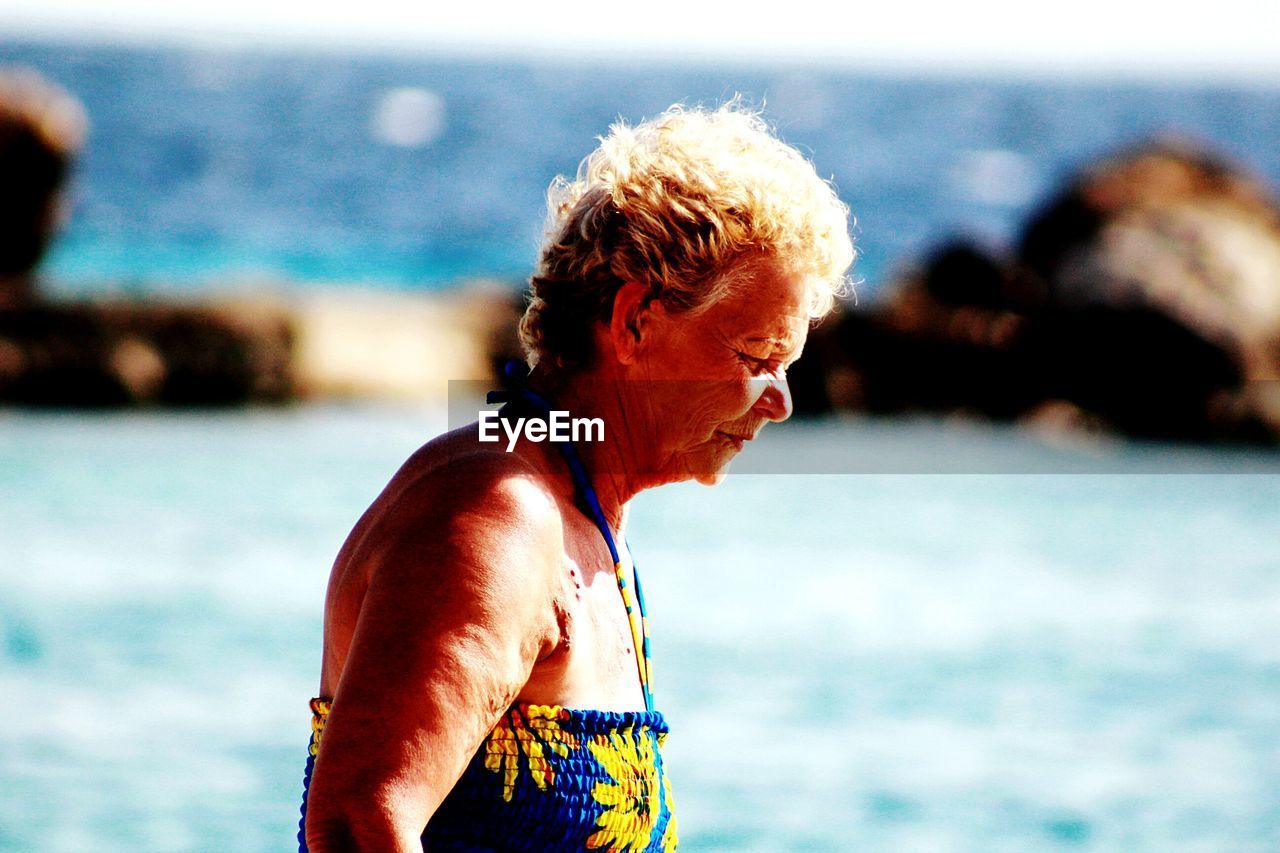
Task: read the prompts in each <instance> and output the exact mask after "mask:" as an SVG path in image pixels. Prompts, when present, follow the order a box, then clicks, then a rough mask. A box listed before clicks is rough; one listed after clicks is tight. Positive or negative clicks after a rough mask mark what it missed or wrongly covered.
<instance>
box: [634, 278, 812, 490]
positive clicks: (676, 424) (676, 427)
mask: <svg viewBox="0 0 1280 853" xmlns="http://www.w3.org/2000/svg"><path fill="white" fill-rule="evenodd" d="M807 302H808V289H807V281H806V279H805V278H804V277H803V276H799V275H794V274H791V273H790V272H789V271H787V270H786V269H785V268H784V267H782V266H781V265H780V264H778V263H777V262H775V261H772V260H760V261H754V262H751V266H750V267H748V268H746V270H745V274H740V278H739V279H738V282H737V284H736V286H735V287H734V288H733V289H732V290H731V291H730V293H729V294H728V295H727V296H725V297H724V298H722V299H720V300H719V301H718V302H716V303H714V304H712V305H711V306H710V307H708V308H707V309H705V310H703V311H701V312H694V313H682V314H672V313H669V312H667V311H666V309H665V308H663V307H662V306H661V305H660V304H658V303H655V305H654V308H653V313H652V315H651V317H650V323H651V324H652V325H651V326H650V331H651V335H650V337H649V345H648V346H646V347H645V348H644V349H643V351H642V352H641V355H640V358H639V359H638V361H637V368H638V370H637V375H639V376H641V377H644V378H645V379H654V380H659V381H655V382H652V383H647V385H646V388H645V394H646V397H647V398H648V399H647V400H646V404H647V405H646V409H647V410H648V412H650V413H651V417H650V419H649V420H650V421H651V428H652V429H653V432H654V438H655V446H656V450H657V453H656V459H657V465H656V471H655V472H654V473H655V474H657V475H659V477H660V478H661V480H662V481H664V482H671V481H674V480H688V479H695V480H697V481H699V482H701V483H705V484H707V485H711V484H714V483H718V482H720V481H721V480H723V479H724V477H725V474H726V473H727V468H728V465H729V463H730V462H731V461H732V459H733V457H735V456H736V455H737V454H738V452H739V451H741V450H742V449H743V446H744V444H745V443H746V442H748V441H750V440H751V439H752V438H754V437H755V435H756V434H757V433H758V432H759V431H760V429H761V428H762V427H763V426H764V424H765V423H766V422H767V421H782V420H786V418H787V417H789V416H790V415H791V394H790V391H789V390H788V388H787V383H786V369H787V367H789V366H790V365H791V363H792V362H794V361H795V360H796V359H797V358H798V357H799V356H800V351H801V349H802V348H803V346H804V342H805V337H806V335H807V334H808V330H809V315H808V311H807Z"/></svg>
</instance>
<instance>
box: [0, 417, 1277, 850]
mask: <svg viewBox="0 0 1280 853" xmlns="http://www.w3.org/2000/svg"><path fill="white" fill-rule="evenodd" d="M443 425H444V413H443V412H431V411H415V410H409V409H388V408H369V407H354V408H344V407H337V406H308V407H299V408H286V409H277V410H250V411H247V412H238V413H221V414H194V413H193V414H176V415H175V414H165V415H159V414H151V413H137V414H111V415H81V414H56V413H44V414H40V413H20V412H15V411H8V412H0V695H3V696H4V701H3V703H0V731H2V732H3V735H2V736H0V792H2V793H0V849H5V850H23V851H26V850H40V851H81V850H89V849H94V850H129V851H138V850H148V851H165V853H167V851H180V850H209V851H222V850H236V851H241V850H243V851H250V850H254V851H256V850H264V851H265V850H287V849H290V848H291V846H292V844H293V835H294V832H295V831H296V815H297V807H298V799H299V795H300V791H301V773H302V767H303V759H304V756H305V746H306V742H307V738H308V736H309V726H308V722H309V712H308V709H307V700H308V699H309V698H310V697H311V696H312V695H313V693H314V691H315V689H316V684H317V678H318V667H319V655H320V635H321V621H320V615H321V604H322V600H323V596H324V588H325V581H326V576H327V572H328V567H329V564H330V562H331V560H332V558H333V556H334V554H335V552H336V551H337V548H338V546H339V544H340V542H341V541H342V539H343V538H344V536H345V534H346V532H347V530H348V529H349V528H350V526H351V525H352V523H353V522H354V521H355V519H356V518H357V516H358V515H359V513H360V512H361V511H362V510H363V508H364V507H365V506H366V505H367V504H368V502H369V501H370V500H372V498H373V497H374V495H375V494H376V493H377V491H378V490H379V489H380V488H381V486H382V485H383V484H384V482H385V481H386V479H387V478H388V477H389V476H390V475H391V473H392V472H393V471H394V470H395V469H396V467H397V466H398V465H399V464H400V462H401V461H402V460H403V458H404V457H405V456H407V455H408V453H410V452H411V451H412V450H413V449H414V448H415V447H417V446H418V444H419V443H421V442H422V441H423V440H424V439H425V438H427V437H429V436H430V435H432V434H434V433H435V432H436V431H437V430H438V429H440V428H442V427H443ZM773 432H774V433H775V434H776V435H777V436H784V435H785V436H786V437H787V441H788V442H790V443H791V446H793V447H794V446H797V445H796V443H797V442H798V443H799V444H800V445H807V446H808V447H809V448H810V450H812V449H813V448H818V447H836V446H840V447H843V448H845V450H846V451H847V452H849V453H850V454H852V455H854V456H856V455H858V454H866V455H876V456H882V455H885V454H887V458H892V457H894V456H895V455H896V456H897V457H898V458H904V459H906V458H909V459H913V460H915V461H916V464H917V465H918V466H919V470H928V469H929V467H930V460H932V461H933V462H934V463H935V464H936V465H937V466H938V468H939V469H945V468H946V465H947V460H949V459H951V458H953V457H954V456H955V454H957V453H960V454H964V453H969V454H970V455H971V456H972V457H974V458H977V457H981V456H983V455H984V454H988V453H989V452H990V451H991V448H992V447H995V446H1000V445H1004V444H1009V445H1016V446H1020V447H1022V452H1023V453H1032V452H1033V450H1032V449H1031V448H1034V446H1035V444H1034V442H1031V441H1028V440H1027V439H1026V438H1025V437H1022V436H1021V434H1014V433H1011V432H1008V431H1002V430H998V431H995V432H988V431H986V430H980V429H978V428H957V427H955V426H950V425H946V424H941V423H936V422H917V423H915V424H914V425H911V424H908V425H898V424H894V423H893V422H887V421H877V420H851V421H840V422H816V423H807V424H796V425H785V426H783V427H779V428H776V429H775V430H773ZM767 435H769V431H767V432H766V436H767ZM754 450H757V448H751V449H749V450H748V451H747V453H748V454H750V453H751V452H752V451H754ZM1106 452H1107V453H1109V454H1111V456H1112V457H1113V458H1112V462H1111V463H1110V466H1109V467H1111V468H1112V469H1114V470H1124V469H1125V463H1126V460H1128V459H1131V458H1133V459H1137V458H1138V457H1136V456H1133V454H1135V453H1137V450H1136V449H1130V448H1129V447H1128V446H1126V445H1117V446H1114V447H1112V448H1110V449H1109V450H1107V451H1106ZM1044 453H1045V454H1048V453H1049V450H1048V449H1045V450H1044ZM1208 453H1209V452H1208V451H1188V450H1183V451H1181V452H1179V453H1178V454H1171V455H1170V458H1171V459H1177V460H1181V461H1180V462H1178V463H1176V464H1175V463H1170V465H1169V466H1168V470H1170V471H1182V470H1186V467H1187V463H1188V462H1189V461H1190V462H1194V461H1195V459H1196V458H1197V457H1198V456H1203V455H1205V454H1208ZM1240 458H1241V460H1242V461H1243V464H1244V467H1242V468H1241V469H1240V470H1245V471H1247V470H1249V460H1250V457H1249V456H1248V454H1245V455H1244V456H1242V457H1240ZM742 461H743V462H745V461H746V460H745V459H744V460H742ZM1256 462H1257V463H1258V467H1259V468H1260V469H1261V470H1266V471H1270V472H1271V473H1268V474H1237V475H1228V474H1217V475H1189V474H1183V473H1168V474H1152V473H1128V474H1114V473H1113V474H1100V473H1090V474H1073V475H1065V474H1059V475H1033V474H1022V475H1003V476H996V475H963V474H918V475H906V474H897V475H895V474H876V475H870V474H864V475H854V474H848V475H843V476H816V475H814V476H794V475H793V476H785V475H776V476H768V475H759V474H757V475H733V476H730V477H729V478H728V479H727V481H726V482H725V483H723V484H722V485H721V486H719V487H717V488H715V489H706V488H703V487H700V486H695V485H688V486H683V485H682V486H673V487H667V488H665V489H660V490H657V491H654V492H649V493H646V494H644V495H642V496H640V497H639V498H638V499H637V501H636V508H635V512H634V514H633V517H632V522H631V526H630V531H629V538H630V540H631V543H632V546H633V547H634V549H635V553H636V556H637V562H638V564H639V566H640V568H641V570H642V571H643V573H644V577H645V585H646V592H647V595H648V598H649V605H650V610H651V614H650V615H651V619H652V623H653V631H654V649H655V664H656V666H655V673H656V688H657V697H658V702H659V707H661V708H662V709H663V710H664V711H665V712H666V713H667V714H668V716H669V718H670V720H671V724H672V728H673V733H672V736H671V738H670V740H669V741H668V746H669V750H668V762H669V767H670V770H671V773H672V777H673V779H674V782H675V793H676V798H677V807H678V812H679V815H680V822H681V830H682V832H681V835H682V839H683V841H684V844H683V845H682V849H688V850H756V851H779V850H830V851H844V850H883V851H921V853H934V852H935V851H984V852H985V851H1045V850H1087V851H1148V850H1149V851H1233V853H1237V852H1238V851H1274V850H1276V849H1277V845H1278V844H1280V549H1278V548H1277V531H1280V477H1277V476H1276V473H1275V472H1276V463H1277V460H1276V457H1275V456H1274V454H1269V455H1257V456H1256ZM1139 467H1140V468H1142V469H1143V470H1149V468H1150V462H1149V460H1145V461H1142V463H1141V466H1139Z"/></svg>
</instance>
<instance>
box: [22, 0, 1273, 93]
mask: <svg viewBox="0 0 1280 853" xmlns="http://www.w3.org/2000/svg"><path fill="white" fill-rule="evenodd" d="M442 8H444V9H447V11H444V12H442V11H441V9H442ZM1277 32H1280V3H1277V2H1275V0H1215V2H1214V3H1212V4H1196V5H1191V4H1183V3H1153V2H1145V0H1144V2H1126V0H1073V2H1072V3H1068V4H1032V3H1027V2H1025V0H1016V1H1015V0H969V2H965V3H957V2H949V3H939V2H923V1H922V0H882V2H877V3H860V4H853V3H847V2H846V3H834V2H830V0H826V2H820V0H785V2H781V3H775V4H763V3H753V2H747V0H743V2H736V3H712V2H705V0H704V2H698V0H645V2H644V3H630V4H626V3H621V2H618V0H605V2H596V3H585V2H581V0H574V2H567V3H556V4H537V3H530V2H527V0H525V1H524V2H515V1H514V0H484V2H473V3H458V2H446V3H441V2H429V1H424V0H418V2H416V3H405V2H395V1H394V0H360V2H356V3H343V4H329V3H322V2H319V0H310V2H299V0H183V2H180V3H175V2H172V0H166V2H155V0H38V2H34V3H33V2H31V0H0V36H3V35H9V36H11V37H12V36H32V35H34V36H51V35H52V36H73V37H76V38H91V39H107V40H122V39H127V40H141V41H161V42H165V41H184V42H185V41H208V42H213V43H229V44H249V45H258V44H282V45H286V46H295V47H296V46H305V47H309V48H321V49H323V48H329V47H339V48H346V49H368V48H372V49H383V50H385V49H398V50H404V49H408V50H422V51H436V52H440V51H449V52H464V53H479V54H482V55H489V56H492V55H508V56H509V55H516V56H550V57H556V58H559V59H576V58H582V59H599V58H613V59H622V60H624V61H625V60H630V59H634V60H636V61H646V60H652V59H662V58H670V59H678V60H684V61H687V60H698V61H707V62H723V61H733V62H735V63H738V64H741V63H756V62H762V63H803V64H821V65H831V64H836V65H852V66H864V67H865V66H873V67H874V66H879V67H894V66H906V67H923V68H939V69H947V68H960V69H970V70H973V69H977V70H995V71H1000V70H1013V71H1021V72H1028V71H1029V72H1047V73H1058V72H1065V73H1074V74H1085V75H1089V74H1117V73H1119V74H1136V75H1142V76H1178V77H1193V78H1195V77H1203V78H1230V79H1236V80H1244V81H1256V82H1261V83H1266V84H1269V85H1280V46H1278V45H1280V42H1278V41H1277V38H1276V36H1275V34H1276V33H1277Z"/></svg>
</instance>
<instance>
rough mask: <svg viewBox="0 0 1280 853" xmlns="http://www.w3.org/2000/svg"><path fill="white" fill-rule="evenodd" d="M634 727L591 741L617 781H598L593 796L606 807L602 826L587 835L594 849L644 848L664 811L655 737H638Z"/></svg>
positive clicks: (605, 767) (599, 822)
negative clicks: (653, 769) (633, 733)
mask: <svg viewBox="0 0 1280 853" xmlns="http://www.w3.org/2000/svg"><path fill="white" fill-rule="evenodd" d="M630 735H631V732H630V730H629V729H628V730H624V731H623V732H619V731H612V732H609V733H608V734H607V735H604V734H600V735H596V736H595V737H594V738H593V739H592V740H591V741H590V742H589V743H588V744H587V746H588V748H589V749H590V750H591V754H592V755H594V756H595V758H596V760H597V761H599V762H600V764H601V766H603V767H604V769H605V771H606V772H608V774H609V775H610V776H611V777H613V782H596V783H595V785H594V786H593V787H592V789H591V796H592V798H593V799H594V800H595V801H596V802H597V803H600V804H601V805H603V806H604V807H605V810H604V812H603V813H602V814H601V815H600V817H599V818H598V819H597V821H596V826H598V827H599V829H597V830H596V832H594V833H592V835H591V836H590V837H589V838H588V839H587V847H588V848H589V849H591V850H600V849H604V850H609V851H628V850H643V849H645V848H646V847H647V846H648V845H649V841H650V836H651V835H652V834H653V828H654V825H655V824H656V823H657V820H658V815H659V813H660V811H661V809H660V807H659V803H660V802H661V800H660V799H659V798H660V797H661V796H662V792H661V791H660V790H659V781H658V777H657V775H656V774H653V773H650V772H647V768H651V767H653V764H654V750H653V741H652V740H650V739H648V738H640V739H636V738H633V737H631V736H630Z"/></svg>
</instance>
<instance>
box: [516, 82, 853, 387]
mask: <svg viewBox="0 0 1280 853" xmlns="http://www.w3.org/2000/svg"><path fill="white" fill-rule="evenodd" d="M547 207H548V213H549V216H548V225H547V239H546V242H545V243H544V245H543V247H542V251H541V254H540V258H539V263H538V268H537V271H536V272H535V273H534V275H533V276H532V277H531V279H530V290H531V294H530V297H529V305H528V308H527V309H526V311H525V314H524V317H523V318H522V319H521V321H520V339H521V342H522V344H523V345H524V349H525V353H526V357H527V359H528V362H529V364H530V366H531V367H533V366H537V367H540V368H541V370H543V371H544V372H545V373H547V374H548V375H559V374H564V373H568V372H571V371H572V370H575V369H578V368H581V367H585V366H588V365H590V363H591V361H592V357H593V355H594V352H593V349H592V343H591V340H592V336H591V334H590V328H591V325H592V324H593V323H595V322H597V321H607V320H608V319H609V317H610V315H611V314H612V310H613V300H614V296H615V294H616V293H617V291H618V289H619V288H620V287H622V286H623V285H624V284H626V283H627V282H633V281H634V282H639V283H641V284H643V285H645V286H646V287H647V288H649V291H650V294H651V298H653V299H659V300H661V302H662V303H663V305H664V306H665V307H666V308H667V309H668V310H671V311H697V310H699V309H701V308H704V307H706V306H708V305H710V304H712V303H713V302H715V301H716V300H718V299H720V298H721V297H723V296H724V295H725V294H726V293H727V292H728V291H729V290H730V289H731V288H732V287H734V286H735V284H736V282H737V280H738V279H740V278H742V277H741V276H735V273H736V272H738V271H741V270H743V269H744V268H746V267H747V266H748V265H747V264H746V263H745V262H748V261H752V260H757V259H760V258H770V259H774V260H776V261H779V262H781V263H782V264H784V265H785V267H786V268H787V269H788V271H789V272H790V273H792V274H795V275H803V276H805V277H806V278H807V279H808V280H809V282H810V288H809V289H810V300H809V303H810V304H809V314H810V316H811V317H813V318H818V317H821V316H822V315H824V314H826V313H827V312H828V311H830V310H831V308H832V306H833V305H834V302H835V300H836V298H837V297H839V296H841V295H843V294H844V293H845V291H846V289H847V288H848V279H847V278H846V277H845V273H846V271H847V270H848V268H849V266H850V264H852V263H853V259H854V249H853V243H852V240H851V239H850V237H849V209H848V208H847V207H846V206H845V205H844V203H843V202H841V201H840V199H839V198H838V197H837V196H836V193H835V190H834V189H833V188H832V186H831V184H830V183H828V182H827V181H824V180H822V179H821V178H819V177H818V175H817V173H816V172H815V171H814V168H813V165H812V164H811V163H809V161H807V160H806V159H805V158H804V157H803V156H802V155H801V154H800V152H798V151H796V150H795V149H794V148H792V147H790V146H789V145H786V144H785V143H783V142H782V141H780V140H779V139H778V138H777V137H776V136H774V135H773V133H772V132H771V131H770V128H769V127H768V125H766V124H765V122H764V120H763V119H762V118H761V117H760V115H759V113H758V112H757V111H755V110H753V109H750V108H748V107H745V106H743V104H742V103H741V101H739V100H738V99H734V100H733V101H731V102H729V103H727V104H724V105H723V106H720V107H719V108H716V109H705V108H701V107H697V108H686V107H683V106H681V105H675V106H673V107H671V108H669V109H668V110H666V111H665V112H663V113H662V114H661V115H660V116H658V117H657V118H655V119H652V120H650V121H645V122H643V123H641V124H639V125H636V126H635V127H629V126H628V125H627V124H626V123H625V122H621V121H620V122H618V123H616V124H614V125H613V126H612V127H610V129H609V133H608V135H607V136H604V137H601V138H600V147H599V148H597V149H596V150H595V151H594V152H592V153H591V154H590V155H589V156H588V157H587V158H586V159H585V160H583V161H582V164H581V165H580V166H579V167H578V173H577V176H576V178H575V179H573V180H567V179H566V178H564V177H557V178H556V179H555V181H553V182H552V184H551V187H550V189H549V190H548V191H547Z"/></svg>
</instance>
